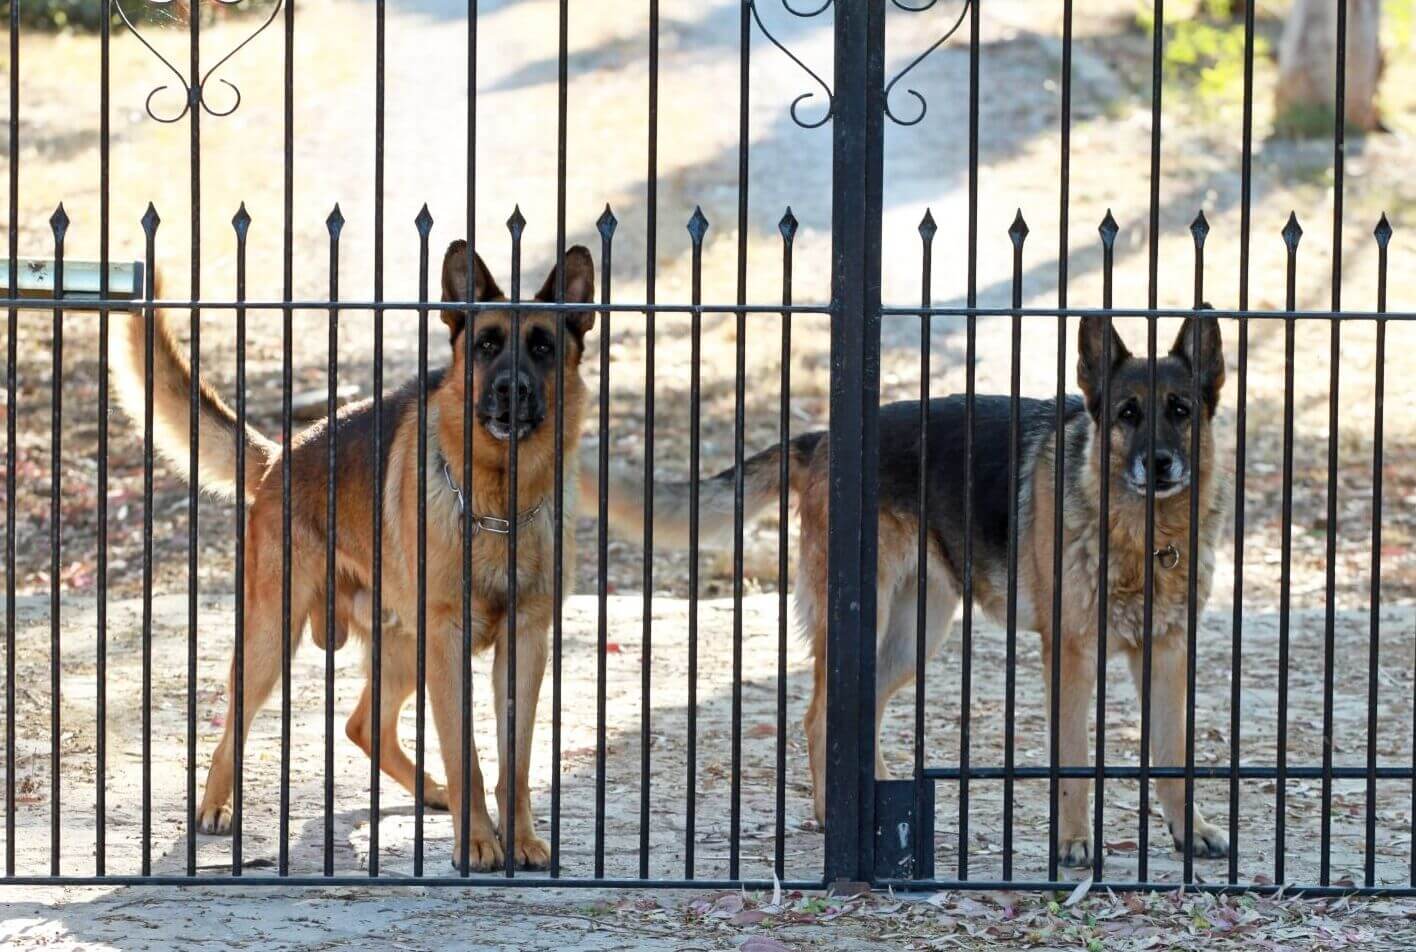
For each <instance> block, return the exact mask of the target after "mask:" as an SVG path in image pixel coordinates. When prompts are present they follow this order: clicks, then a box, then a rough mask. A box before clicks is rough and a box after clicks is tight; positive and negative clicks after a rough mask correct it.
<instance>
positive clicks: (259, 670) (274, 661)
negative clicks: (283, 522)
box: [197, 510, 316, 835]
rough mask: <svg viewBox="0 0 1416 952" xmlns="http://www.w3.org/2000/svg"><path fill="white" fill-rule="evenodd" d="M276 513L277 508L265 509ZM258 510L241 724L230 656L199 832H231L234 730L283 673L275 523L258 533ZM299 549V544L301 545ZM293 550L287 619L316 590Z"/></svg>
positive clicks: (247, 724)
mask: <svg viewBox="0 0 1416 952" xmlns="http://www.w3.org/2000/svg"><path fill="white" fill-rule="evenodd" d="M267 511H274V512H278V510H267ZM258 517H259V513H256V512H253V513H252V519H251V529H252V531H251V534H250V537H249V540H248V543H247V548H246V553H247V554H246V591H245V595H244V598H245V626H244V640H245V645H244V649H245V651H244V654H245V664H244V666H243V667H244V671H243V673H242V676H243V680H242V684H243V687H244V691H243V695H244V698H243V705H244V709H243V711H242V715H243V718H242V723H241V724H239V725H238V724H237V723H236V703H235V699H236V659H235V658H232V659H231V674H230V678H229V680H228V682H227V711H226V726H225V729H224V730H223V731H222V734H221V742H220V743H219V744H218V745H217V747H216V750H215V752H214V753H213V754H212V757H211V769H210V770H209V771H208V772H207V780H206V787H205V788H204V790H203V792H202V803H201V808H200V809H199V810H198V811H197V831H198V832H200V833H209V834H221V835H224V834H227V833H230V832H231V787H232V782H233V761H234V759H235V746H236V740H235V731H237V730H240V731H241V737H242V738H243V739H244V738H245V737H246V736H247V735H248V734H249V733H250V729H251V722H252V721H253V720H255V717H256V714H257V713H258V712H259V711H260V709H261V706H262V705H263V704H265V702H266V699H267V698H269V697H270V693H271V691H272V690H274V688H275V686H276V684H278V683H279V682H280V673H281V650H280V642H281V605H280V595H279V593H280V589H281V559H280V547H279V545H278V543H277V542H276V540H277V539H278V538H279V536H278V534H277V533H278V532H279V528H278V523H277V526H276V528H275V529H274V530H273V531H262V526H263V525H264V523H263V522H262V523H258V522H257V519H258ZM300 548H303V546H300ZM300 554H301V553H300V551H299V549H298V548H297V550H296V552H295V553H294V556H295V557H294V558H292V559H291V576H290V617H291V618H292V619H299V620H300V621H302V622H303V620H304V619H305V618H307V617H308V616H309V613H310V608H311V600H312V597H313V595H314V592H315V591H316V588H315V586H314V584H313V583H312V580H311V579H310V578H308V577H306V573H303V572H301V571H300V568H299V566H300V565H301V564H302V562H301V559H300ZM303 627H304V626H303V624H295V625H292V631H291V642H292V644H291V652H292V653H293V652H294V650H295V647H296V646H297V645H298V643H299V639H300V635H301V631H302V629H303Z"/></svg>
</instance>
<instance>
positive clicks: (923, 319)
mask: <svg viewBox="0 0 1416 952" xmlns="http://www.w3.org/2000/svg"><path fill="white" fill-rule="evenodd" d="M937 230H938V226H937V225H936V224H935V223H934V215H933V214H932V213H931V212H930V210H929V209H928V208H926V209H925V210H924V218H923V219H921V220H920V223H919V237H920V279H919V281H920V289H919V302H920V306H921V307H923V308H926V309H927V308H928V307H929V305H930V302H931V301H932V299H933V294H932V292H931V287H930V284H931V279H932V278H933V276H934V235H935V232H936V231H937ZM931 323H932V322H931V321H930V319H929V313H928V311H927V310H924V311H921V312H920V315H919V485H918V487H917V490H918V498H917V500H916V503H915V504H916V506H917V508H916V510H915V513H916V515H915V518H916V519H917V520H918V524H917V526H916V528H917V530H918V535H917V539H916V552H915V574H916V577H917V580H918V585H917V587H916V590H915V704H914V784H915V825H914V834H915V836H914V878H916V879H918V878H920V877H921V876H922V875H923V874H922V870H924V869H926V868H927V866H926V859H927V858H928V855H929V851H932V850H933V849H934V844H933V843H932V842H931V843H926V842H925V841H924V836H923V831H924V830H926V829H929V828H931V827H932V824H925V822H924V813H925V810H926V809H928V804H929V802H930V798H929V797H928V796H926V795H925V784H927V783H933V781H932V780H926V779H925V776H924V731H925V721H924V702H925V691H926V677H925V675H926V671H925V666H926V664H927V663H928V661H929V651H928V642H929V630H928V629H929V622H928V617H927V612H928V609H929V370H930V334H931V332H932V327H931ZM782 485H783V487H785V486H786V483H785V482H783V484H782ZM783 492H784V493H785V488H784V489H783Z"/></svg>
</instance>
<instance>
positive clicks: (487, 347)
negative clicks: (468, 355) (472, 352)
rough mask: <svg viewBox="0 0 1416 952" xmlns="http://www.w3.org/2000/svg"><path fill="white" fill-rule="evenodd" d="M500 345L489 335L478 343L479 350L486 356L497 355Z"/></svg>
mask: <svg viewBox="0 0 1416 952" xmlns="http://www.w3.org/2000/svg"><path fill="white" fill-rule="evenodd" d="M500 346H501V345H500V344H499V343H498V342H497V339H496V338H495V337H492V336H491V335H488V336H486V337H483V338H482V339H481V340H479V341H478V342H477V349H478V350H480V351H481V352H482V353H484V354H495V353H496V352H497V350H498V349H500Z"/></svg>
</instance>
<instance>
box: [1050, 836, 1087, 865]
mask: <svg viewBox="0 0 1416 952" xmlns="http://www.w3.org/2000/svg"><path fill="white" fill-rule="evenodd" d="M1057 861H1058V862H1059V863H1061V864H1062V865H1063V866H1066V867H1067V868H1068V869H1085V868H1088V867H1090V866H1091V864H1092V855H1091V838H1090V837H1088V836H1085V835H1083V836H1067V837H1063V838H1062V842H1061V843H1060V844H1059V845H1058V849H1057Z"/></svg>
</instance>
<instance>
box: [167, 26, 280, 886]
mask: <svg viewBox="0 0 1416 952" xmlns="http://www.w3.org/2000/svg"><path fill="white" fill-rule="evenodd" d="M201 20H202V18H201V17H200V16H199V15H198V10H197V9H196V8H195V7H194V8H191V9H190V10H189V13H188V17H187V26H188V29H187V39H188V41H189V43H188V45H189V52H190V56H191V67H190V69H191V72H190V73H189V75H188V80H187V85H188V87H189V88H191V89H194V90H196V91H197V96H198V97H200V93H201V89H200V87H201V52H200V48H201V25H202V24H201ZM197 105H198V104H197V103H192V106H193V108H191V109H189V110H188V112H187V114H188V118H189V119H190V123H189V125H188V131H189V140H188V142H189V148H190V151H191V155H190V159H189V161H190V170H191V175H190V185H191V228H192V233H191V242H192V258H191V269H192V271H191V273H192V278H191V281H192V283H191V293H192V301H193V302H196V301H199V300H201V296H202V293H201V292H202V127H201V119H202V111H201V109H199V108H196V107H197ZM189 319H190V322H191V357H190V358H189V362H190V363H191V369H192V372H191V381H190V388H189V392H188V399H189V401H190V409H189V415H188V417H187V423H188V429H189V438H188V442H189V445H188V449H189V457H188V462H187V467H188V469H187V471H188V472H189V473H191V474H193V478H191V479H189V480H188V481H187V770H186V774H187V844H186V852H187V875H188V876H195V875H196V874H197V530H198V527H199V523H200V515H201V511H200V501H201V491H200V488H199V487H198V486H197V480H196V478H195V475H196V473H197V466H198V460H199V457H200V453H201V447H200V442H201V426H200V409H201V377H202V371H201V338H202V317H201V310H200V309H199V308H198V307H197V306H196V304H195V303H194V304H193V305H192V309H191V311H190V312H189ZM286 443H287V444H288V443H289V440H288V439H287V441H286Z"/></svg>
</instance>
